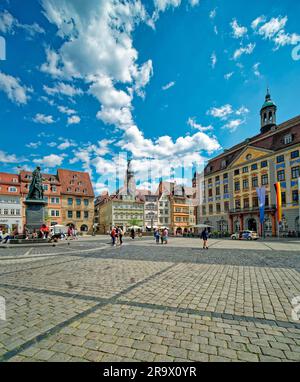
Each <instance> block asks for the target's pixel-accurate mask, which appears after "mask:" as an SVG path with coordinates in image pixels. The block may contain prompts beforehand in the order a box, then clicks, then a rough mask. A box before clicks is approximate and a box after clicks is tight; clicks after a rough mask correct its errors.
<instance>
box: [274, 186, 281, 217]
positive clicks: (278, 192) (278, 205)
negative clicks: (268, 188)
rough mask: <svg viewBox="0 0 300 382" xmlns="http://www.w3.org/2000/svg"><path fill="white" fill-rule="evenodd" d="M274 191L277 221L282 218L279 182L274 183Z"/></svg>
mask: <svg viewBox="0 0 300 382" xmlns="http://www.w3.org/2000/svg"><path fill="white" fill-rule="evenodd" d="M274 187H275V191H276V207H277V221H278V222H281V220H282V200H281V185H280V182H277V183H275V184H274Z"/></svg>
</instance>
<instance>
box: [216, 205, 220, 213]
mask: <svg viewBox="0 0 300 382" xmlns="http://www.w3.org/2000/svg"><path fill="white" fill-rule="evenodd" d="M216 210H217V214H219V213H220V212H221V204H220V203H217V205H216Z"/></svg>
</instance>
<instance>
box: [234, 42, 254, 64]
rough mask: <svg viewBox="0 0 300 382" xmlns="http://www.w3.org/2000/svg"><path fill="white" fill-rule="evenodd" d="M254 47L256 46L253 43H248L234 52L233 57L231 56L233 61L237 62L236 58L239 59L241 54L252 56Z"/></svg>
mask: <svg viewBox="0 0 300 382" xmlns="http://www.w3.org/2000/svg"><path fill="white" fill-rule="evenodd" d="M255 46H256V44H255V43H253V44H252V43H249V44H248V45H247V46H245V47H241V48H239V49H237V50H236V51H235V52H234V55H233V59H234V60H237V59H238V58H240V57H241V56H242V55H243V54H252V53H253V51H254V49H255Z"/></svg>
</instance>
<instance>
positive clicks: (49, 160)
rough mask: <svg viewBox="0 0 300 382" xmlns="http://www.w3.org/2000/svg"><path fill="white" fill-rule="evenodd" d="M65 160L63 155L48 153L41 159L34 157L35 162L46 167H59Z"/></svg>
mask: <svg viewBox="0 0 300 382" xmlns="http://www.w3.org/2000/svg"><path fill="white" fill-rule="evenodd" d="M63 161H64V156H63V155H56V154H50V155H46V156H44V157H43V158H41V159H34V160H33V162H34V163H36V164H40V165H44V166H46V167H57V166H60V165H61V164H62V162H63Z"/></svg>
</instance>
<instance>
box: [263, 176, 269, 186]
mask: <svg viewBox="0 0 300 382" xmlns="http://www.w3.org/2000/svg"><path fill="white" fill-rule="evenodd" d="M261 184H262V186H266V185H267V184H269V177H268V174H264V175H262V176H261Z"/></svg>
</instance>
